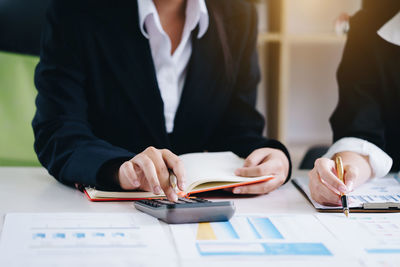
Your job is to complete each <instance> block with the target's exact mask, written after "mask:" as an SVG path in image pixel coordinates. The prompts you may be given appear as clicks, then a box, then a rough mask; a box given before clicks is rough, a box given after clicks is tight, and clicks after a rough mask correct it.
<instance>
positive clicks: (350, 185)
mask: <svg viewBox="0 0 400 267" xmlns="http://www.w3.org/2000/svg"><path fill="white" fill-rule="evenodd" d="M353 187H354V183H353V182H349V183H348V184H347V189H348V190H349V191H353V190H354V188H353Z"/></svg>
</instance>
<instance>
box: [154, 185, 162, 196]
mask: <svg viewBox="0 0 400 267" xmlns="http://www.w3.org/2000/svg"><path fill="white" fill-rule="evenodd" d="M154 194H157V195H161V194H162V190H161V187H160V186H159V185H156V186H154Z"/></svg>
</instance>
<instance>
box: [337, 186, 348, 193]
mask: <svg viewBox="0 0 400 267" xmlns="http://www.w3.org/2000/svg"><path fill="white" fill-rule="evenodd" d="M339 190H340V192H342V193H347V187H345V186H340V187H339Z"/></svg>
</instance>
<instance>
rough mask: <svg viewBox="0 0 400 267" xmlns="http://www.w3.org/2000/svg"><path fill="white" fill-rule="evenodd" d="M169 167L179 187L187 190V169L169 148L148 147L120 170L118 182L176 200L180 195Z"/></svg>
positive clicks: (123, 185)
mask: <svg viewBox="0 0 400 267" xmlns="http://www.w3.org/2000/svg"><path fill="white" fill-rule="evenodd" d="M169 169H171V170H172V171H173V172H174V174H175V176H176V178H177V185H178V188H179V189H180V190H182V191H184V190H185V188H184V187H185V181H184V176H185V170H184V167H183V163H182V161H181V159H180V158H179V157H178V156H177V155H175V154H174V153H172V152H171V151H169V150H168V149H156V148H154V147H148V148H146V149H145V150H144V151H143V152H141V153H139V154H137V155H136V156H135V157H133V158H132V159H131V160H129V161H125V162H124V163H123V164H122V165H121V166H120V168H119V170H118V182H119V184H120V186H121V188H122V189H125V190H144V191H150V192H153V193H154V194H157V195H159V194H162V193H163V192H164V194H165V195H166V196H167V198H168V200H170V201H174V202H176V201H177V200H178V196H177V194H176V192H175V189H174V188H172V186H171V185H170V181H169V175H170V173H169V171H168V170H169Z"/></svg>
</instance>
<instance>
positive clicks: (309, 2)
mask: <svg viewBox="0 0 400 267" xmlns="http://www.w3.org/2000/svg"><path fill="white" fill-rule="evenodd" d="M253 2H255V3H256V7H257V11H258V17H259V36H258V51H259V62H260V66H261V71H262V81H261V83H260V86H259V99H258V103H257V107H258V109H259V110H260V111H261V112H262V113H263V115H264V116H265V117H266V129H265V134H266V135H267V136H268V137H271V138H276V139H278V140H280V141H282V142H284V143H285V144H287V146H288V148H289V150H290V152H291V154H292V157H293V160H294V164H295V166H296V167H297V166H298V163H299V162H300V159H301V158H302V157H303V155H304V154H305V152H306V150H307V149H308V148H309V147H312V146H314V145H329V144H330V143H331V142H332V134H331V130H330V125H329V117H330V115H331V114H332V112H333V109H334V108H335V106H336V103H337V97H338V96H337V83H336V70H337V67H338V65H339V62H340V59H341V56H342V51H343V48H344V44H345V42H346V35H345V34H337V33H336V32H335V20H336V19H337V18H338V17H339V16H340V15H341V14H343V13H346V14H349V15H353V14H354V13H355V12H357V11H358V10H359V9H360V8H361V5H362V0H259V1H256V0H254V1H253Z"/></svg>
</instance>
